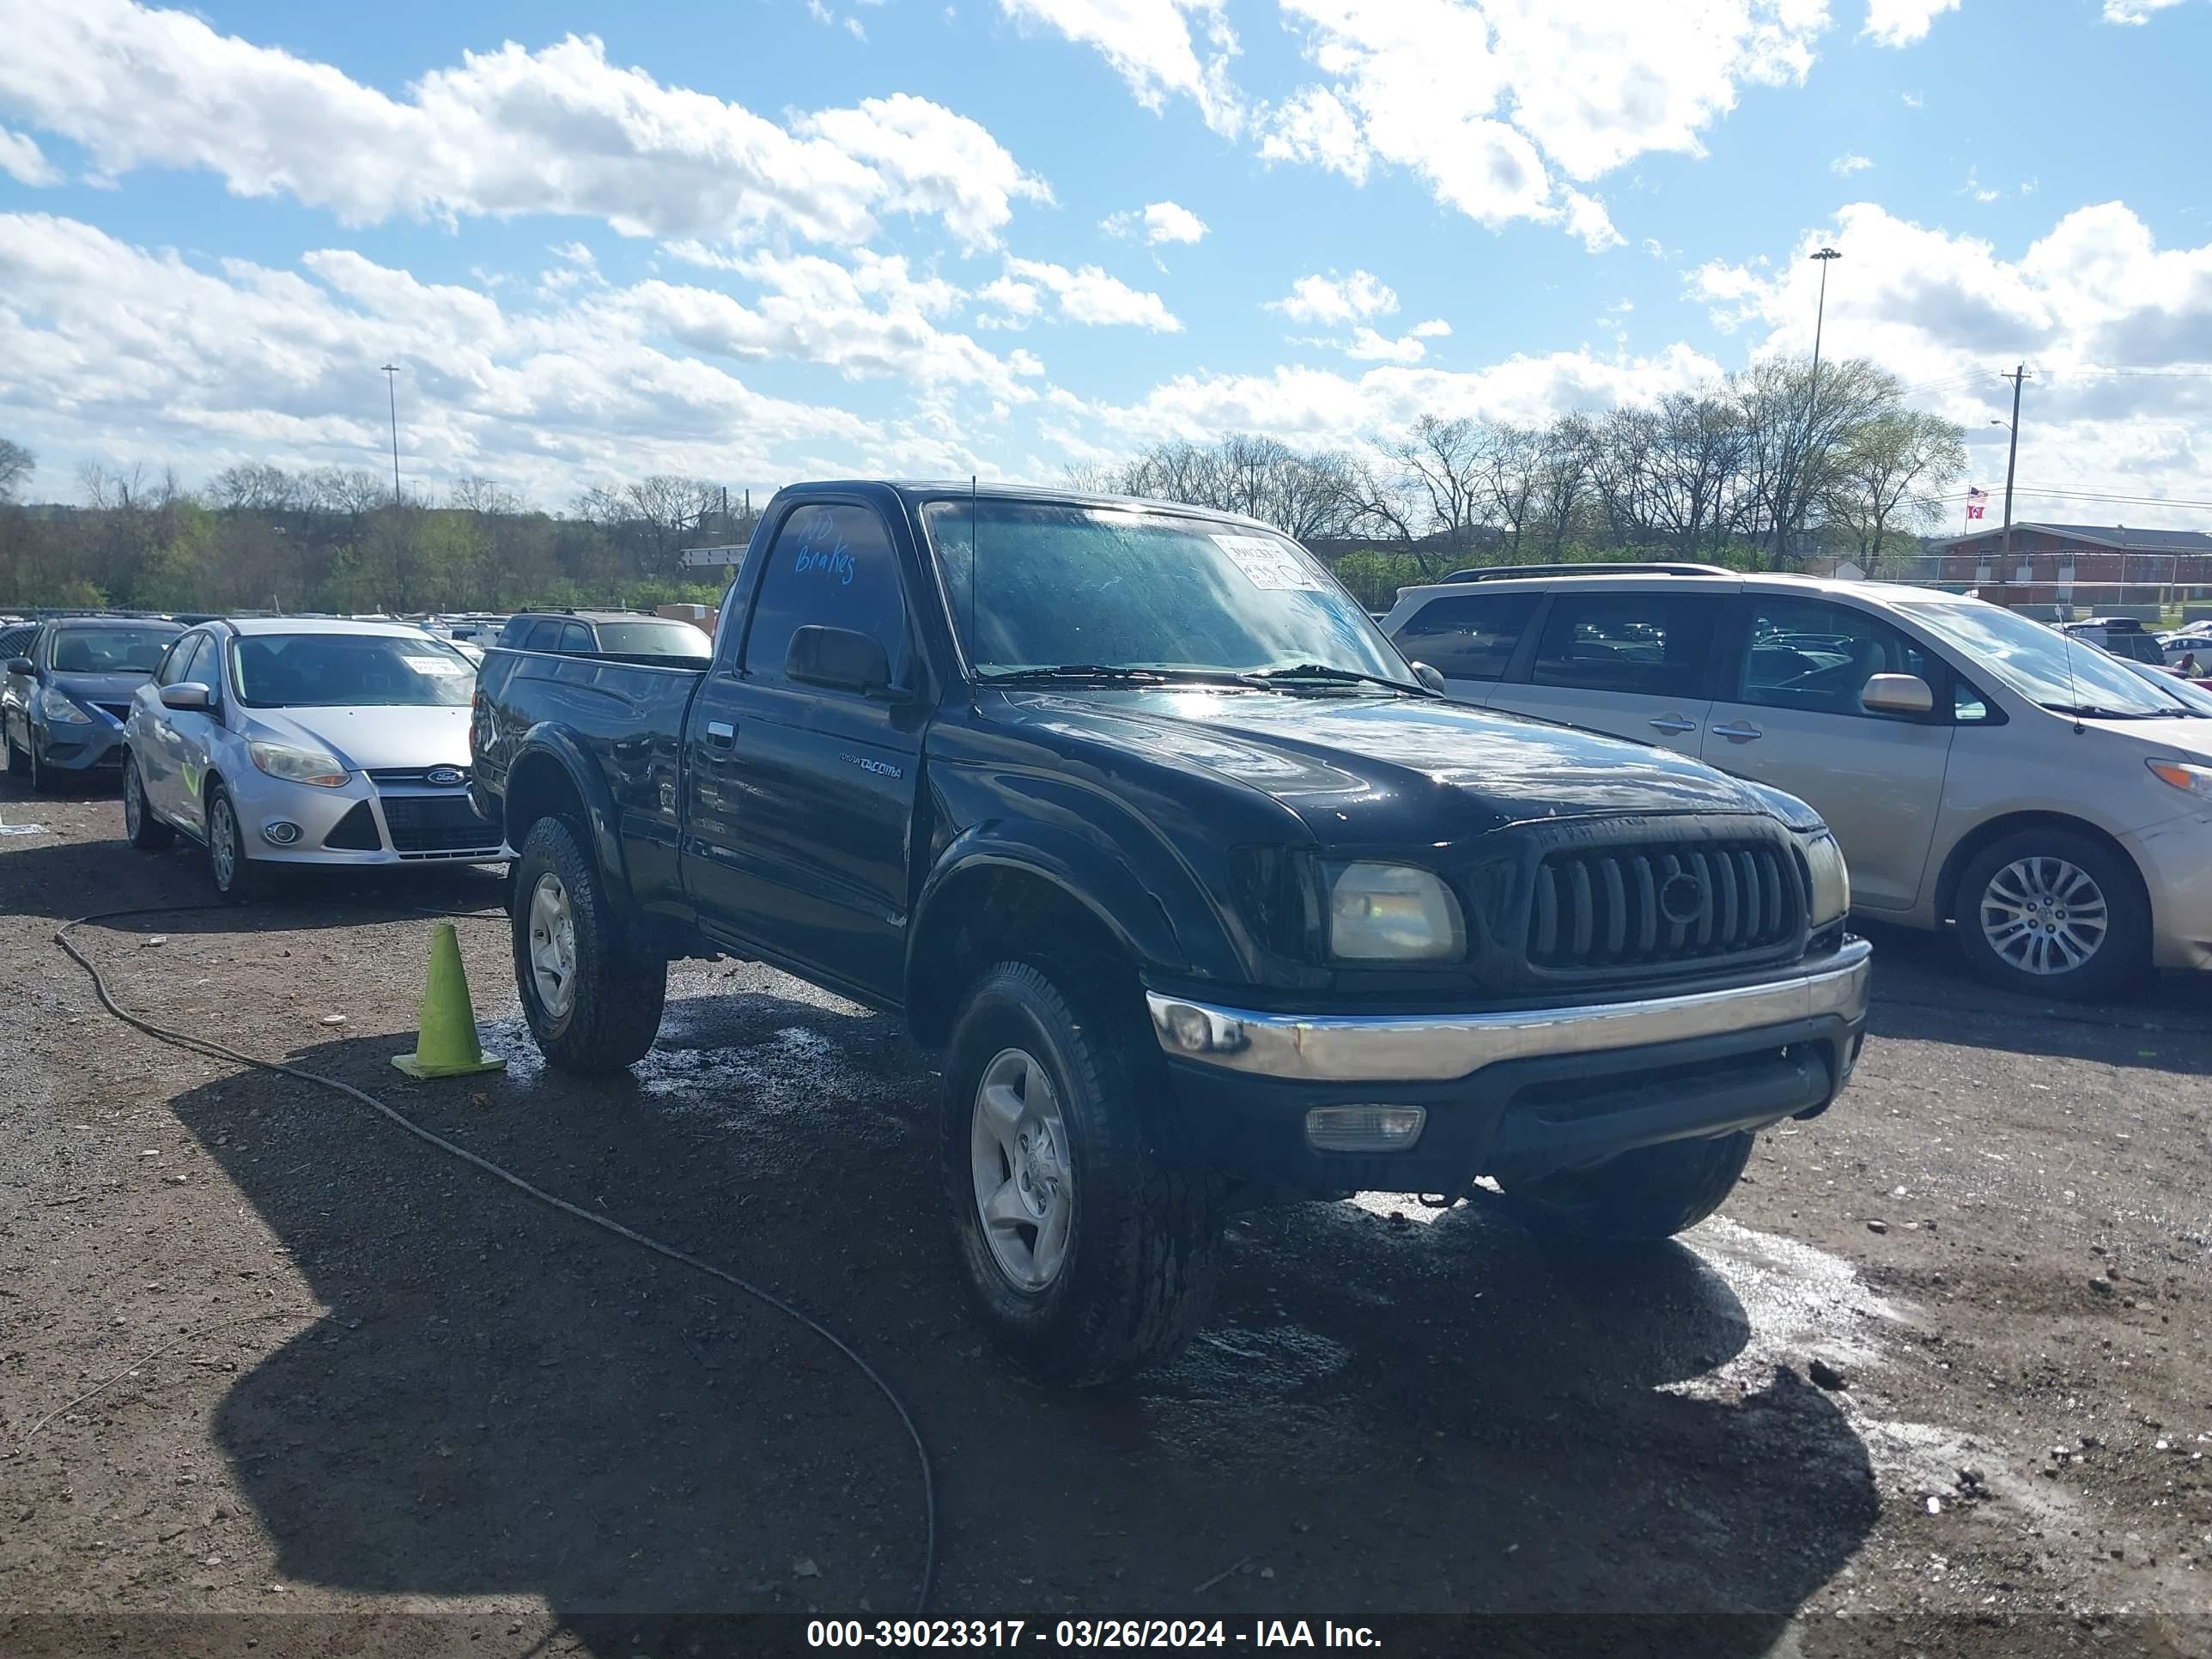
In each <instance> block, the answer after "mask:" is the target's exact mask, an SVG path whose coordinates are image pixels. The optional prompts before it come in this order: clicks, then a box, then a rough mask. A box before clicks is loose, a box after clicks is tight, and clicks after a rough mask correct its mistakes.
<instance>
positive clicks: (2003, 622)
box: [1903, 599, 2193, 720]
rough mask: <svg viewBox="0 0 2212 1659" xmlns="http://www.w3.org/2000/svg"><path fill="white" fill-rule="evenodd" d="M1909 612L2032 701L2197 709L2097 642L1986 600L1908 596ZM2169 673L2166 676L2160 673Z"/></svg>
mask: <svg viewBox="0 0 2212 1659" xmlns="http://www.w3.org/2000/svg"><path fill="white" fill-rule="evenodd" d="M1903 605H1904V608H1905V613H1906V614H1907V615H1908V616H1910V617H1912V618H1913V620H1914V621H1916V622H1917V623H1920V624H1921V625H1922V626H1923V627H1924V628H1926V629H1928V630H1929V632H1930V633H1932V634H1934V635H1936V636H1937V637H1938V638H1940V639H1942V640H1945V641H1948V642H1949V643H1950V644H1952V645H1954V646H1956V647H1958V648H1959V649H1960V650H1961V651H1963V652H1965V653H1966V655H1967V656H1968V657H1969V658H1970V659H1972V660H1973V661H1974V662H1975V663H1977V664H1978V665H1981V666H1983V667H1985V668H1987V669H1988V670H1989V671H1990V672H1991V673H1993V674H1995V675H1996V676H1997V677H1998V678H2001V679H2002V680H2003V681H2004V683H2005V684H2007V685H2009V686H2010V687H2012V689H2013V690H2015V691H2017V692H2019V693H2020V694H2021V696H2023V697H2026V698H2027V699H2029V700H2030V701H2031V702H2038V703H2040V704H2042V705H2043V707H2044V708H2051V709H2056V710H2057V711H2058V712H2059V713H2061V714H2075V713H2079V714H2101V715H2105V716H2107V717H2109V718H2115V719H2122V720H2149V719H2154V718H2157V717H2160V716H2166V715H2174V714H2190V713H2191V712H2193V711H2192V710H2191V709H2190V708H2188V707H2187V706H2186V705H2185V703H2184V702H2182V700H2181V699H2180V698H2179V696H2173V695H2172V694H2171V693H2169V692H2167V691H2166V688H2165V687H2163V686H2162V685H2154V684H2151V683H2150V681H2149V680H2148V678H2144V677H2142V676H2140V675H2138V674H2136V672H2135V671H2133V670H2132V669H2130V667H2128V666H2127V665H2125V664H2124V663H2121V662H2117V661H2115V660H2114V659H2112V658H2110V657H2108V656H2106V654H2105V653H2103V652H2101V651H2100V650H2098V649H2097V648H2096V647H2094V646H2090V645H2084V644H2082V643H2081V641H2079V640H2072V639H2069V638H2068V637H2067V636H2066V635H2063V634H2061V633H2060V632H2058V630H2057V629H2053V628H2045V626H2044V625H2043V624H2042V623H2039V622H2031V621H2029V620H2028V619H2027V617H2022V616H2020V615H2018V614H2016V613H2015V612H2014V611H2007V610H2005V609H2003V608H2002V606H1998V605H1990V604H1988V603H1986V602H1984V601H1983V600H1979V599H1909V600H1905V601H1904V602H1903ZM2159 678H2164V677H2163V676H2160V677H2159Z"/></svg>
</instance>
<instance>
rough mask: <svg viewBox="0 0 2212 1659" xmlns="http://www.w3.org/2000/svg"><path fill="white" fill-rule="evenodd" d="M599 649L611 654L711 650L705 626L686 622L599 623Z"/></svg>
mask: <svg viewBox="0 0 2212 1659" xmlns="http://www.w3.org/2000/svg"><path fill="white" fill-rule="evenodd" d="M713 648H714V647H713V644H712V642H711V641H709V640H708V638H707V635H706V632H705V630H704V629H698V628H694V627H693V626H692V625H691V624H690V623H687V622H635V623H600V624H599V649H600V650H601V651H603V652H605V653H606V654H607V655H609V656H613V657H703V656H706V655H708V653H710V652H711V651H712V650H713Z"/></svg>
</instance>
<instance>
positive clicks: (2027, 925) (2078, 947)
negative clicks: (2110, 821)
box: [1957, 829, 2150, 1000]
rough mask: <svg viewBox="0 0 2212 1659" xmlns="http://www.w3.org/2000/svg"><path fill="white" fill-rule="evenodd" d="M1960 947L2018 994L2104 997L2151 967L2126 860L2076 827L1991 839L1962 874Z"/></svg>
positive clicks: (2145, 915)
mask: <svg viewBox="0 0 2212 1659" xmlns="http://www.w3.org/2000/svg"><path fill="white" fill-rule="evenodd" d="M1957 908H1958V916H1959V920H1958V933H1959V948H1960V951H1962V952H1963V953H1964V954H1965V956H1966V963H1967V965H1968V966H1969V967H1971V968H1972V969H1973V970H1974V971H1975V972H1976V973H1977V974H1978V975H1981V977H1982V978H1984V979H1985V980H1987V981H1989V982H1990V984H1992V985H1995V986H1997V987H2000V988H2002V989H2004V990H2008V991H2015V992H2018V993H2020V994H2021V995H2023V996H2032V997H2059V998H2063V999H2066V1000H2079V999H2084V998H2094V997H2102V996H2109V995H2111V994H2112V993H2113V992H2116V991H2120V990H2124V989H2125V988H2126V987H2128V986H2129V985H2130V984H2132V983H2133V982H2134V981H2136V980H2138V979H2141V978H2142V976H2143V975H2144V974H2146V973H2147V972H2148V970H2149V968H2150V905H2149V902H2148V901H2147V900H2146V899H2145V898H2144V897H2143V892H2142V882H2141V880H2140V879H2139V878H2137V876H2136V872H2135V870H2134V869H2133V868H2132V867H2131V866H2130V865H2129V863H2128V861H2127V860H2126V859H2125V858H2124V857H2122V856H2121V855H2120V854H2117V853H2115V852H2113V851H2112V849H2111V848H2108V847H2106V846H2105V845H2104V844H2103V843H2102V842H2097V841H2093V840H2092V839H2091V838H2090V837H2088V836H2084V835H2080V834H2077V833H2075V832H2074V831H2072V830H2068V829H2024V830H2022V831H2021V832H2020V833H2019V834H2018V835H2015V836H2005V837H2004V839H2002V841H1996V842H1991V843H1990V845H1989V846H1987V847H1984V848H1983V849H1982V850H1981V851H1980V852H1979V853H1978V854H1975V855H1974V858H1973V860H1972V862H1971V863H1969V864H1968V865H1967V866H1966V869H1965V870H1964V871H1963V872H1960V877H1959V895H1958V902H1957Z"/></svg>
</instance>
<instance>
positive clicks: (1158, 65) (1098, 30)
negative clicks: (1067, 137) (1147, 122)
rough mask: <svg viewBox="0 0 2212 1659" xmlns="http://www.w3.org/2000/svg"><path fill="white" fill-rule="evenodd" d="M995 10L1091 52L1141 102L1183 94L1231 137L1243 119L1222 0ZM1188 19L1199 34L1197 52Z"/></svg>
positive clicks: (1032, 3)
mask: <svg viewBox="0 0 2212 1659" xmlns="http://www.w3.org/2000/svg"><path fill="white" fill-rule="evenodd" d="M999 9H1000V11H1001V12H1002V13H1004V14H1005V15H1006V16H1008V17H1010V18H1012V19H1014V20H1015V21H1017V22H1020V23H1026V24H1037V25H1042V26H1043V27H1047V28H1051V29H1054V30H1057V31H1058V32H1059V33H1061V34H1064V35H1066V37H1067V38H1068V39H1069V40H1073V41H1075V42H1076V43H1077V44H1078V45H1080V46H1090V47H1091V48H1093V49H1094V50H1096V51H1097V52H1099V53H1100V54H1102V55H1103V57H1104V58H1105V59H1106V61H1107V62H1108V63H1109V64H1111V65H1112V66H1113V68H1114V71H1115V74H1117V75H1119V76H1121V78H1122V80H1123V81H1125V82H1127V83H1128V87H1129V90H1130V92H1131V93H1132V94H1133V95H1134V96H1135V98H1136V100H1137V101H1138V102H1139V104H1142V105H1143V106H1145V107H1146V109H1150V110H1158V108H1160V107H1161V106H1162V105H1163V103H1164V101H1165V100H1166V99H1167V98H1168V97H1170V96H1179V97H1186V98H1188V99H1190V100H1192V101H1193V102H1194V103H1195V104H1196V105H1197V106H1198V108H1199V112H1200V114H1201V115H1203V116H1204V117H1205V118H1206V125H1208V126H1210V127H1212V128H1213V129H1214V131H1217V132H1222V133H1227V134H1230V135H1231V136H1234V135H1235V134H1236V132H1237V130H1238V129H1239V128H1240V127H1241V126H1242V125H1243V107H1242V103H1241V100H1239V98H1238V96H1237V92H1236V90H1235V88H1233V87H1232V86H1231V84H1230V79H1229V64H1230V60H1231V58H1234V57H1235V56H1236V55H1237V37H1236V34H1235V33H1233V32H1232V31H1231V28H1230V27H1229V19H1228V15H1227V13H1226V11H1225V8H1224V4H1223V0H999ZM1194 25H1196V26H1197V27H1198V29H1199V30H1200V31H1201V32H1202V33H1204V35H1205V37H1206V48H1205V51H1204V52H1203V53H1202V52H1201V50H1200V45H1199V42H1198V40H1196V38H1195V37H1194V29H1193V26H1194Z"/></svg>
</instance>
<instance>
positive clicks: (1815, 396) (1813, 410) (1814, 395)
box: [1790, 247, 1844, 533]
mask: <svg viewBox="0 0 2212 1659" xmlns="http://www.w3.org/2000/svg"><path fill="white" fill-rule="evenodd" d="M1812 257H1813V258H1814V259H1815V260H1817V261H1818V262H1819V263H1820V301H1819V302H1818V303H1817V304H1816V305H1815V306H1814V308H1813V378H1812V383H1811V385H1810V386H1808V387H1807V388H1806V392H1805V454H1804V457H1803V460H1802V465H1800V467H1799V469H1798V470H1799V472H1800V474H1801V475H1802V474H1803V473H1807V472H1810V471H1812V460H1813V428H1814V423H1815V422H1817V421H1819V419H1820V325H1822V324H1823V323H1824V322H1826V320H1827V314H1828V266H1829V265H1830V264H1831V263H1832V262H1833V261H1835V260H1838V259H1840V258H1843V257H1844V256H1843V255H1842V254H1840V253H1838V252H1837V251H1836V250H1835V249H1833V248H1832V247H1824V248H1821V249H1820V250H1819V251H1818V252H1815V253H1814V255H1813V256H1812ZM1811 504H1812V503H1811V502H1810V501H1806V502H1803V503H1802V504H1801V505H1800V506H1799V507H1798V509H1797V511H1796V512H1795V513H1792V514H1791V515H1790V517H1791V519H1792V520H1794V521H1796V522H1793V524H1792V526H1791V528H1792V531H1793V533H1794V532H1796V531H1798V530H1802V528H1803V524H1802V519H1803V516H1804V508H1805V507H1809V506H1810V505H1811Z"/></svg>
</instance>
